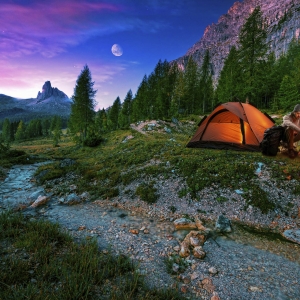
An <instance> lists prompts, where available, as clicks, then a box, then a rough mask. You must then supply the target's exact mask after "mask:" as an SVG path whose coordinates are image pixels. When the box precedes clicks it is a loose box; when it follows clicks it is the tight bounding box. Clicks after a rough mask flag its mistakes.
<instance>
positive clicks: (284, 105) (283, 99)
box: [278, 75, 300, 110]
mask: <svg viewBox="0 0 300 300" xmlns="http://www.w3.org/2000/svg"><path fill="white" fill-rule="evenodd" d="M299 100H300V95H299V93H298V90H297V86H296V84H295V82H294V81H293V80H292V78H291V77H290V76H288V75H285V76H284V77H283V80H282V82H281V85H280V89H279V91H278V102H279V105H280V108H281V109H285V110H291V109H293V107H294V106H295V103H299Z"/></svg>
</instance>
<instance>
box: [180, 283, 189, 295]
mask: <svg viewBox="0 0 300 300" xmlns="http://www.w3.org/2000/svg"><path fill="white" fill-rule="evenodd" d="M180 290H181V292H182V293H184V294H185V293H187V292H188V287H187V286H186V285H182V286H181V288H180Z"/></svg>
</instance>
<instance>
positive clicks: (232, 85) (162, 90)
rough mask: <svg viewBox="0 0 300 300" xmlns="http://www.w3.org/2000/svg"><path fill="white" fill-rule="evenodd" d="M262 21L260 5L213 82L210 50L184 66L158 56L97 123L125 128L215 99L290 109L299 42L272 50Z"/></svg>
mask: <svg viewBox="0 0 300 300" xmlns="http://www.w3.org/2000/svg"><path fill="white" fill-rule="evenodd" d="M267 32H268V28H267V23H266V22H264V19H263V16H262V13H261V10H260V7H257V8H256V9H255V10H254V11H253V13H252V14H251V15H250V16H249V18H248V19H247V20H246V22H245V24H244V26H243V27H242V29H241V32H240V35H239V42H238V46H237V47H235V46H233V47H232V48H231V50H230V52H229V54H228V56H227V58H226V60H225V62H224V66H223V69H222V70H221V72H220V75H219V78H218V82H216V83H214V82H213V74H212V67H211V61H210V53H209V50H207V51H206V52H205V55H204V58H203V63H202V65H201V67H198V65H197V63H196V62H195V61H194V60H193V59H192V57H190V58H189V59H188V61H187V63H186V65H185V68H184V69H182V68H180V67H179V66H178V65H177V64H176V63H169V62H167V61H161V60H160V61H159V62H158V63H157V65H156V66H155V68H154V70H153V72H152V73H151V74H150V75H148V76H146V75H145V76H144V78H143V80H142V82H141V83H140V85H139V87H138V89H137V92H136V94H135V95H134V96H133V95H132V92H131V90H129V92H128V93H127V95H126V97H125V99H124V101H123V102H122V103H121V100H120V98H119V97H117V99H116V100H115V101H114V103H113V105H112V106H111V107H110V108H109V109H102V110H100V111H98V113H97V115H96V122H97V126H98V128H100V129H101V130H104V131H105V130H113V129H116V128H125V127H127V126H128V125H129V124H130V123H132V122H137V121H140V120H145V119H170V118H172V117H182V116H188V115H191V114H195V115H199V114H200V115H203V114H206V113H209V112H211V111H212V110H213V108H214V107H215V105H216V104H217V103H225V102H229V101H241V102H246V101H249V102H250V103H251V104H253V105H255V106H256V107H257V108H259V109H273V110H274V111H278V110H284V111H288V110H291V109H292V108H293V107H294V105H295V104H296V103H299V101H300V43H299V40H293V41H292V42H291V43H290V45H289V49H288V51H287V52H286V53H282V54H281V55H280V56H279V57H276V56H275V53H274V52H272V51H271V50H272V49H270V47H269V45H268V43H267Z"/></svg>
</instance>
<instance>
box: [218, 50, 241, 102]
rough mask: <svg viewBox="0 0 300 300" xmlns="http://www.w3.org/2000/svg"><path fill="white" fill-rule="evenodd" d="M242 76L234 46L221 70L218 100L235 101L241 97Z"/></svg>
mask: <svg viewBox="0 0 300 300" xmlns="http://www.w3.org/2000/svg"><path fill="white" fill-rule="evenodd" d="M240 81H241V76H240V69H239V63H238V59H237V50H236V47H235V46H233V47H232V48H231V49H230V52H229V54H228V56H227V58H226V59H225V62H224V66H223V69H222V70H221V72H220V77H219V79H218V85H217V89H216V97H217V101H218V102H221V103H225V102H229V101H235V100H236V99H239V97H240V96H239V89H238V87H239V86H240V85H241V83H240Z"/></svg>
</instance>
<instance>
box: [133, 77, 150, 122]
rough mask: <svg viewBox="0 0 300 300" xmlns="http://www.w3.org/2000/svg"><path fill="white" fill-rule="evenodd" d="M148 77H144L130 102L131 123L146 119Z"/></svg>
mask: <svg viewBox="0 0 300 300" xmlns="http://www.w3.org/2000/svg"><path fill="white" fill-rule="evenodd" d="M148 89H149V87H148V77H147V76H146V75H145V76H144V77H143V80H142V82H141V84H140V85H139V87H138V89H137V92H136V95H135V97H134V99H133V101H132V121H133V122H137V121H141V120H145V119H146V118H147V115H148V114H147V111H148V106H149V104H148V101H147V99H148Z"/></svg>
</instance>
